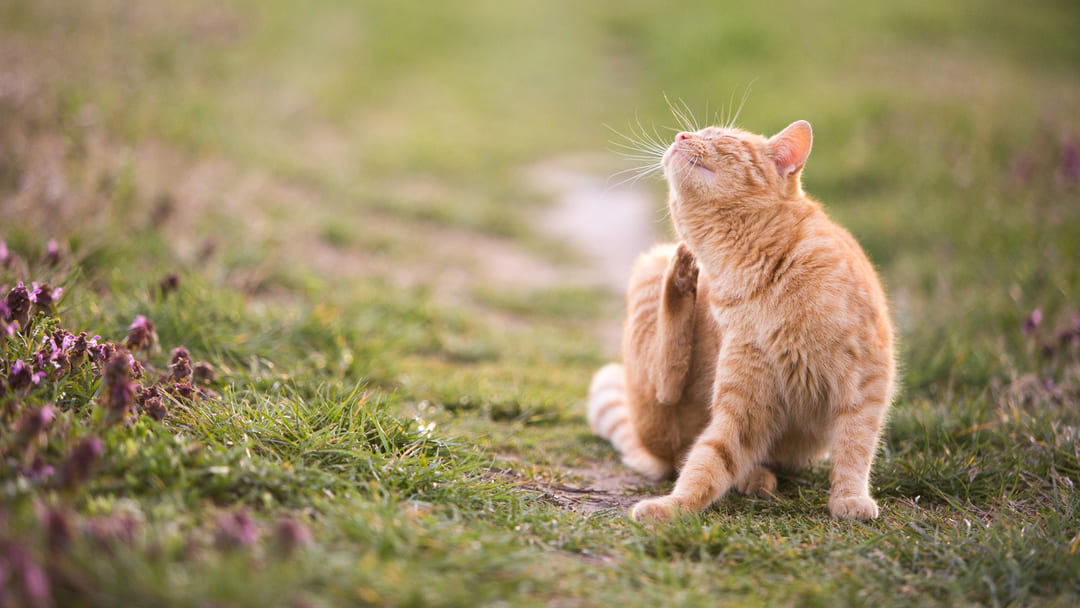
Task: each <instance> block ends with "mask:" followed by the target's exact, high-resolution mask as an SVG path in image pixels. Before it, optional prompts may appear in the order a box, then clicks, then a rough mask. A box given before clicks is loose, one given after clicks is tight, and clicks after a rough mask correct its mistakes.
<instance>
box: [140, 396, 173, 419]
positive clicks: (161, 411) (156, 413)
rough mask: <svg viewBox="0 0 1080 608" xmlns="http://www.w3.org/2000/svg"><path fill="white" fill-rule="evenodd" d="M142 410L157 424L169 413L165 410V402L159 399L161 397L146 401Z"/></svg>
mask: <svg viewBox="0 0 1080 608" xmlns="http://www.w3.org/2000/svg"><path fill="white" fill-rule="evenodd" d="M143 408H144V409H145V410H146V413H147V414H149V415H150V417H151V418H153V419H154V420H157V421H158V422H161V421H162V420H164V419H165V416H166V415H167V414H168V413H169V411H168V410H167V409H166V408H165V402H164V401H163V400H162V399H161V397H151V398H149V399H147V400H146V405H144V406H143Z"/></svg>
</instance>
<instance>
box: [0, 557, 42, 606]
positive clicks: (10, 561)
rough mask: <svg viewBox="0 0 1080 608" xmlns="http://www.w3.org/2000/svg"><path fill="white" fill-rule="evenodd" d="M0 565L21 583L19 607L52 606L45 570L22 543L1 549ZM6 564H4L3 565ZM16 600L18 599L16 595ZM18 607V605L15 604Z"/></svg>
mask: <svg viewBox="0 0 1080 608" xmlns="http://www.w3.org/2000/svg"><path fill="white" fill-rule="evenodd" d="M2 548H3V549H4V551H3V553H4V554H3V555H0V564H3V565H6V566H8V567H9V568H10V569H11V572H12V573H13V574H14V575H15V576H14V579H15V580H16V581H22V597H21V599H22V600H23V602H24V603H22V604H21V605H24V606H30V607H35V608H36V607H39V606H52V605H53V603H52V585H51V584H50V583H49V576H48V574H46V573H45V569H44V568H42V567H41V565H40V564H38V563H37V562H35V561H34V559H33V557H32V556H31V555H30V551H29V549H27V548H26V546H24V545H23V544H22V543H11V544H9V545H7V546H4V547H2ZM5 562H6V563H5ZM16 598H19V596H18V595H16ZM17 605H19V604H17Z"/></svg>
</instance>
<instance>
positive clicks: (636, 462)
mask: <svg viewBox="0 0 1080 608" xmlns="http://www.w3.org/2000/svg"><path fill="white" fill-rule="evenodd" d="M626 398H627V397H626V374H625V372H624V371H623V366H622V365H619V364H618V363H609V364H607V365H605V366H604V367H602V368H600V370H599V371H597V372H596V374H595V375H594V376H593V380H592V384H591V385H590V386H589V401H588V413H587V418H588V420H589V426H590V427H592V430H593V432H594V433H596V434H597V435H599V436H601V437H603V438H604V439H607V440H608V441H610V442H611V445H612V446H613V447H614V448H615V450H616V451H618V452H619V454H620V455H621V456H622V462H623V464H625V465H626V466H628V467H630V468H631V469H634V470H635V471H637V472H638V473H641V474H642V475H644V476H645V477H648V478H649V479H652V480H653V481H659V480H661V479H664V478H666V477H669V476H670V475H671V474H672V473H673V472H674V467H673V466H672V464H671V463H670V462H664V461H663V460H660V459H659V458H657V457H656V456H653V455H652V453H650V452H649V451H648V450H646V449H645V446H643V445H642V444H641V440H640V439H639V437H638V434H637V432H636V431H635V430H634V425H633V421H632V420H631V417H630V408H629V406H628V405H627V401H626Z"/></svg>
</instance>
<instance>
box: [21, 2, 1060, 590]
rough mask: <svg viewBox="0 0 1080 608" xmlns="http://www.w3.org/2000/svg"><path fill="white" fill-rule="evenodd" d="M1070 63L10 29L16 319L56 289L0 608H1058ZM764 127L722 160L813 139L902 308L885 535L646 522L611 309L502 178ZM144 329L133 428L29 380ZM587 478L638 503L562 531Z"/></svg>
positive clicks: (1035, 35)
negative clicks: (730, 121)
mask: <svg viewBox="0 0 1080 608" xmlns="http://www.w3.org/2000/svg"><path fill="white" fill-rule="evenodd" d="M1078 25H1080V11H1077V10H1076V9H1075V8H1074V7H1072V6H1070V5H1069V4H1068V3H1053V2H1047V3H1042V4H1040V5H1038V6H1020V5H1015V4H1008V3H999V2H994V3H989V4H987V3H974V2H959V3H944V4H943V3H940V2H938V3H934V2H914V3H905V4H904V5H903V6H892V5H888V6H886V5H880V6H878V5H864V4H860V3H853V2H849V1H845V0H838V1H836V2H829V3H823V4H818V5H815V6H812V7H811V6H805V5H803V4H801V3H791V2H782V1H778V2H776V3H770V6H766V7H761V6H758V5H754V6H750V5H746V6H742V7H729V6H724V7H721V6H712V5H699V4H697V3H692V2H675V3H667V4H665V5H664V6H663V7H661V6H659V5H656V6H654V4H653V3H647V2H619V3H614V2H599V3H590V4H588V5H583V4H582V3H572V2H562V1H559V2H549V3H545V4H544V5H543V6H527V5H521V4H507V3H493V2H485V1H483V0H475V1H467V2H458V3H454V4H453V5H447V6H445V7H439V6H434V5H431V6H428V5H424V6H423V7H422V8H421V7H420V6H419V5H417V6H415V7H410V6H406V5H403V4H402V3H390V2H381V1H370V2H360V3H356V2H336V1H332V0H326V1H322V2H317V3H308V4H306V5H303V6H301V5H299V4H296V3H290V2H284V1H277V0H274V1H269V2H266V1H263V2H252V1H248V0H234V1H232V2H228V3H208V2H202V1H200V0H194V1H192V2H189V3H180V4H179V5H176V6H173V5H170V6H168V7H165V6H156V5H155V7H153V9H151V8H149V7H140V6H134V5H130V3H124V2H117V1H115V0H88V1H85V2H81V3H79V4H78V6H75V5H73V4H71V3H67V2H60V1H57V0H44V1H38V2H33V3H25V2H14V1H9V0H0V59H2V60H0V116H2V117H3V118H2V119H0V240H2V241H3V242H4V244H5V245H6V247H7V250H8V256H9V257H8V258H7V259H6V260H5V261H3V262H0V286H3V287H4V289H3V290H0V291H2V293H0V298H2V297H6V296H7V294H8V292H9V291H10V290H11V289H12V288H14V287H15V285H16V284H17V283H18V282H19V281H23V282H25V283H26V284H27V285H30V283H31V282H32V281H36V282H38V283H48V284H49V285H51V286H54V287H55V286H62V287H63V288H64V294H63V296H62V297H61V298H60V300H59V301H58V302H57V303H56V304H55V305H51V306H50V305H44V306H42V307H40V310H37V311H36V312H35V315H36V316H35V317H33V319H32V321H31V322H29V323H25V324H23V325H22V328H21V330H20V331H18V332H14V333H12V334H11V335H10V336H8V335H7V334H6V333H3V334H0V386H2V387H3V391H0V429H2V431H0V604H4V605H8V604H10V605H27V606H47V605H63V606H68V605H73V606H113V605H178V606H189V605H191V606H203V605H230V606H249V605H250V606H255V605H258V606H265V605H285V606H338V605H442V606H463V605H470V606H471V605H478V604H479V605H526V606H527V605H582V606H591V605H613V604H625V605H633V606H637V605H654V604H657V603H663V604H665V605H687V606H696V605H703V604H705V605H707V604H714V603H717V602H723V603H725V604H733V605H748V606H756V605H823V606H826V605H827V606H833V605H867V604H882V605H920V606H925V605H950V606H951V605H958V604H964V605H988V606H989V605H1057V606H1068V605H1073V604H1075V603H1076V601H1077V599H1078V596H1080V585H1078V583H1077V581H1078V580H1080V527H1078V524H1077V522H1078V521H1080V490H1078V489H1077V484H1080V441H1078V433H1080V430H1078V429H1080V410H1078V403H1080V351H1078V350H1077V348H1078V347H1077V342H1078V341H1080V338H1077V337H1076V336H1077V335H1080V334H1077V333H1076V332H1077V330H1078V328H1077V327H1076V323H1077V321H1075V320H1074V319H1075V315H1076V311H1077V309H1078V308H1080V265H1078V264H1077V263H1076V260H1077V259H1078V258H1080V251H1078V250H1077V248H1078V247H1080V245H1078V241H1077V239H1076V235H1077V234H1080V211H1078V210H1080V206H1078V205H1077V202H1078V197H1080V185H1078V172H1080V167H1078V166H1077V165H1078V162H1080V161H1078V160H1077V154H1078V151H1077V150H1078V146H1080V122H1078V118H1077V116H1076V115H1075V112H1074V111H1073V108H1075V107H1077V105H1078V102H1080V79H1078V78H1077V76H1076V74H1075V66H1076V65H1077V64H1078V61H1080V43H1078V40H1080V38H1077V36H1075V33H1076V32H1077V31H1078ZM748 88H750V89H751V91H750V93H749V96H748V101H747V103H746V104H745V106H744V107H743V109H742V112H741V114H740V118H739V121H738V122H739V124H740V125H742V126H744V127H746V128H748V129H750V130H754V131H759V132H766V133H769V132H775V131H777V130H779V129H780V128H782V127H783V126H785V125H786V124H788V123H790V122H791V121H793V120H796V119H800V118H805V119H807V120H809V121H810V122H811V123H812V124H813V125H814V128H815V135H816V142H815V149H814V152H813V154H812V156H811V159H810V162H809V163H808V165H807V170H806V178H805V181H806V184H805V185H806V189H807V190H808V191H809V192H811V193H812V194H813V195H815V196H816V197H818V198H819V199H820V200H821V201H822V202H823V203H825V205H826V207H827V208H828V209H829V210H830V212H831V213H832V215H833V216H834V217H835V218H836V219H837V220H838V221H839V222H840V223H842V224H843V225H845V226H847V227H849V228H850V229H851V230H852V232H853V233H854V234H855V235H856V236H857V237H858V238H859V240H860V242H861V243H863V245H864V247H865V248H866V249H867V251H868V253H869V254H870V257H871V258H872V259H873V260H874V262H875V263H876V264H877V265H878V267H879V269H880V272H881V274H882V276H883V278H884V280H885V283H886V285H887V287H888V290H889V292H890V295H891V297H892V300H893V305H894V317H895V318H896V320H897V324H898V327H899V330H900V335H901V341H902V357H901V358H902V363H903V367H904V378H905V383H904V388H903V391H902V393H901V395H900V397H899V398H898V400H897V403H896V405H895V407H894V409H893V413H892V416H891V420H890V425H889V429H888V432H887V434H886V436H885V439H884V441H883V445H882V449H881V453H880V457H879V459H878V461H877V462H876V464H875V468H874V486H875V492H876V495H877V496H878V498H879V500H880V502H881V504H882V506H883V508H884V511H883V515H882V517H881V518H880V519H878V520H876V521H874V522H870V523H866V524H859V523H851V522H838V521H834V520H832V519H830V518H829V517H828V516H827V509H826V508H825V502H826V496H827V495H826V487H827V478H828V469H827V466H825V465H820V466H817V467H815V468H814V469H812V470H811V471H809V472H807V473H805V474H801V475H798V476H795V477H790V478H785V479H782V480H781V483H780V486H779V490H778V497H777V499H776V500H760V499H755V498H746V497H741V496H734V495H733V496H729V497H726V498H724V499H723V500H721V501H720V502H719V503H718V504H717V505H716V506H714V507H713V508H712V509H710V510H709V511H708V512H707V513H704V514H700V515H693V516H688V517H685V518H683V519H681V520H679V521H677V522H674V523H672V524H670V525H665V526H659V527H641V526H638V525H636V524H634V523H633V522H630V521H629V520H628V519H627V518H626V517H625V512H624V509H623V508H622V506H623V505H624V504H629V503H631V502H632V501H633V500H634V496H636V495H638V494H640V493H659V492H662V491H664V490H665V488H666V487H667V486H664V485H661V486H658V487H647V486H645V484H644V483H643V482H642V481H640V480H638V479H637V478H634V477H632V476H629V475H628V473H627V471H625V470H624V469H622V468H621V467H620V465H618V464H617V462H616V458H615V456H614V454H613V453H612V452H611V449H610V447H608V446H607V444H606V443H604V442H602V441H600V440H599V439H597V438H595V437H593V436H591V434H590V433H589V431H588V427H587V425H586V423H585V421H584V419H583V415H582V413H583V400H584V393H585V390H586V387H587V384H588V381H589V378H590V376H591V373H592V372H593V371H594V370H595V369H596V368H597V367H598V366H599V365H601V364H602V363H604V362H605V361H607V360H608V359H610V358H611V357H612V355H613V353H612V352H610V349H606V348H605V346H604V344H605V341H604V340H605V336H607V335H609V334H610V329H611V328H612V327H613V326H616V325H617V324H618V323H619V322H620V320H621V319H620V318H619V316H620V313H619V307H620V305H621V304H620V297H619V295H618V294H610V293H607V292H605V291H603V290H601V289H599V288H594V287H592V286H588V285H584V286H583V285H580V284H576V283H575V284H571V283H566V284H564V283H562V282H560V281H558V280H556V281H552V280H550V278H547V279H544V278H542V277H550V276H556V277H558V276H561V275H560V272H563V271H565V270H567V269H569V268H574V267H576V266H581V265H583V264H587V263H588V262H587V261H584V260H581V259H578V258H576V257H575V253H574V252H573V251H571V250H570V248H567V247H565V246H564V245H561V244H559V243H557V242H555V241H554V239H552V238H551V237H550V235H546V234H542V233H540V232H539V231H538V230H537V229H535V228H534V227H533V225H534V221H533V218H534V217H535V213H536V212H537V211H538V210H540V209H542V208H543V207H544V206H545V205H546V204H547V202H548V201H546V200H545V198H544V196H542V194H541V193H539V192H535V191H533V190H532V189H530V188H529V187H527V186H526V185H525V184H526V183H527V180H526V179H525V177H524V176H525V174H526V173H527V169H528V167H530V166H532V165H534V164H536V163H539V162H544V161H547V160H549V159H551V158H552V157H561V156H567V157H571V156H573V155H577V154H579V153H583V152H585V153H588V152H590V151H595V150H600V149H603V148H605V147H607V146H608V145H609V144H608V141H609V140H610V139H612V136H611V134H610V132H609V131H608V130H607V129H606V128H605V126H604V125H613V126H614V127H615V128H616V129H617V130H620V131H624V130H627V128H628V127H624V125H630V124H632V123H633V124H636V123H637V122H638V121H641V123H642V124H643V125H645V126H646V127H647V128H648V129H650V130H651V129H652V128H653V125H655V126H656V129H657V131H658V132H659V133H660V134H661V135H662V136H665V137H666V136H668V135H669V131H667V130H666V129H667V128H668V127H673V126H674V125H675V120H674V119H673V118H672V116H671V114H670V111H669V110H668V108H667V106H666V102H665V99H664V97H665V94H667V95H668V96H670V97H672V98H675V99H682V100H685V101H686V103H687V105H688V106H689V107H690V108H691V110H692V111H693V112H694V113H696V114H697V116H698V117H699V118H702V119H705V117H707V116H709V115H712V114H713V113H714V112H719V113H720V114H721V115H722V114H724V113H730V111H731V107H730V106H731V105H738V104H737V103H735V104H733V103H732V102H733V101H734V100H737V99H739V98H741V97H742V95H743V92H744V91H745V90H747V89H748ZM671 132H672V133H673V132H674V131H671ZM608 155H609V156H610V157H612V158H614V156H615V155H614V154H611V153H608ZM589 162H590V163H593V164H590V165H589V166H590V168H591V167H593V166H594V165H595V162H594V161H589ZM621 168H624V167H623V166H618V165H616V164H614V161H612V169H611V172H612V173H614V172H615V171H617V170H619V169H621ZM590 170H591V169H590ZM643 187H644V188H646V189H647V190H648V191H649V192H651V193H653V194H654V195H655V199H656V201H657V209H658V214H659V213H660V210H661V203H662V202H663V185H662V184H660V183H658V182H654V183H647V184H645V185H644V186H643ZM50 239H55V241H56V244H57V251H56V254H55V255H54V256H52V257H50V254H49V246H48V243H49V240H50ZM511 256H512V257H513V259H514V260H516V261H515V264H518V265H519V266H520V267H518V266H515V267H514V268H515V270H514V271H513V272H510V273H505V272H504V273H503V274H502V275H498V274H497V273H493V272H491V271H492V269H497V268H499V266H498V265H499V264H505V263H509V262H507V261H506V260H504V258H509V257H511ZM507 274H509V275H511V278H514V279H515V281H516V282H506V281H504V280H502V279H501V278H500V277H505V276H506V275H507ZM170 275H172V276H175V278H176V288H175V289H172V288H169V287H168V286H169V285H170V284H171V283H169V282H168V281H167V280H166V279H167V277H169V276H170ZM534 275H535V276H534ZM163 285H164V286H165V288H163ZM1035 310H1038V311H1039V314H1038V315H1035V314H1034V312H1033V311H1035ZM137 315H144V316H145V317H147V318H148V319H150V320H151V321H152V322H153V323H154V325H155V329H156V336H157V346H156V347H151V348H146V349H134V351H133V353H134V355H135V356H136V358H137V359H138V360H139V361H140V362H141V365H142V366H143V367H144V368H145V372H144V375H143V377H142V378H141V379H138V380H137V383H138V384H140V385H141V386H142V387H143V389H142V390H148V389H149V388H150V387H151V386H155V385H156V386H158V387H159V390H160V391H161V392H162V406H163V407H164V411H165V415H164V416H163V417H161V419H160V420H158V419H157V417H155V416H154V415H152V414H153V412H154V411H155V410H154V409H153V408H151V407H149V406H147V405H145V404H143V405H142V406H133V408H132V409H131V410H129V411H128V413H127V414H126V416H123V417H121V418H120V419H118V418H117V415H116V414H115V413H110V412H115V408H114V409H112V410H110V408H109V407H107V405H108V403H109V402H110V399H109V395H110V387H111V386H113V385H114V384H115V382H114V381H106V380H104V379H103V374H104V371H105V365H104V363H103V362H96V363H95V362H89V361H87V360H80V361H79V362H77V364H68V365H65V364H62V363H60V362H56V363H55V364H53V363H51V362H43V363H41V364H39V363H38V362H36V361H35V355H36V354H37V353H39V352H42V350H43V348H45V347H46V346H47V344H46V343H45V342H44V340H45V339H46V338H47V337H48V336H53V335H56V334H55V332H57V331H58V330H60V329H63V330H66V331H68V332H71V333H73V334H75V335H77V334H78V333H79V332H84V331H85V332H87V333H88V335H89V336H90V337H92V336H94V335H100V336H101V342H102V343H104V342H114V343H120V342H122V341H123V340H124V339H125V337H126V336H127V335H128V326H129V325H130V324H131V323H132V321H133V319H135V318H136V316H137ZM1037 319H1038V322H1036V320H1037ZM2 329H4V328H3V327H0V330H2ZM57 346H59V345H57ZM179 346H184V347H186V349H187V350H188V351H189V352H190V353H191V357H192V359H193V362H194V363H198V362H208V363H209V364H210V365H211V366H212V367H213V368H214V370H216V375H215V377H214V378H213V379H205V378H201V379H199V380H196V379H194V378H192V379H191V380H190V381H188V380H184V381H181V382H179V384H182V385H186V384H190V385H191V390H192V391H195V392H194V393H190V392H185V391H186V390H187V389H178V388H176V387H175V385H176V384H177V382H174V381H173V380H169V379H165V378H162V376H166V375H168V374H171V373H173V370H174V369H175V368H173V367H170V360H171V358H172V351H173V349H174V348H176V347H179ZM46 350H47V349H46ZM46 354H48V353H46ZM16 362H21V363H19V364H18V367H19V368H20V369H21V368H22V367H23V366H27V367H28V368H29V369H32V370H34V371H37V370H39V369H41V370H44V371H45V372H47V373H46V375H45V376H43V377H38V378H37V384H33V383H30V384H26V383H25V382H24V381H22V380H20V379H19V378H15V377H14V375H15V372H16V367H17V364H16ZM43 411H47V412H50V413H51V418H50V417H49V416H47V415H46V416H45V417H44V418H49V419H48V420H45V422H44V423H43V424H44V428H42V429H40V430H34V431H33V432H31V431H30V430H28V429H31V426H32V423H33V421H34V418H33V415H35V414H36V415H38V416H41V415H42V414H41V413H42V412H43ZM159 417H160V416H159ZM38 420H43V418H38ZM95 446H98V447H99V448H100V450H99V451H97V450H95V449H93V448H94V447H95ZM605 476H611V477H605ZM620 476H621V477H620ZM599 477H605V478H606V479H609V480H610V479H615V480H616V481H620V482H621V483H622V486H621V487H620V489H618V490H615V491H610V490H602V489H600V488H598V487H592V488H591V489H589V490H588V492H590V493H591V494H592V496H593V498H595V499H596V500H598V501H599V503H595V502H594V503H590V504H593V505H594V507H595V505H596V504H601V503H602V504H603V505H607V506H608V507H610V508H607V509H600V510H595V509H594V508H586V503H581V502H579V498H580V496H582V494H581V493H580V491H579V490H578V489H579V488H582V487H585V488H590V487H591V486H592V485H593V484H595V483H598V482H599V481H600V480H599V479H598V478H599ZM624 479H625V481H623V480H624ZM575 492H576V493H575Z"/></svg>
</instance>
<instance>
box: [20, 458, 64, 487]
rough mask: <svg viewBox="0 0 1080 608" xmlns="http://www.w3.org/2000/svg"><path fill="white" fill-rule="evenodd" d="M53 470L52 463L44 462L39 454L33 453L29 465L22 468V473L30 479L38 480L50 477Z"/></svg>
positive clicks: (54, 470)
mask: <svg viewBox="0 0 1080 608" xmlns="http://www.w3.org/2000/svg"><path fill="white" fill-rule="evenodd" d="M55 472H56V469H54V468H53V467H52V465H49V464H46V463H45V461H44V460H43V459H42V458H41V455H40V454H35V455H34V459H33V460H32V461H31V462H30V466H29V467H27V468H25V469H23V471H22V474H23V476H24V477H26V478H27V479H29V480H30V481H34V482H39V481H42V480H44V479H46V478H48V477H52V476H53V473H55Z"/></svg>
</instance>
